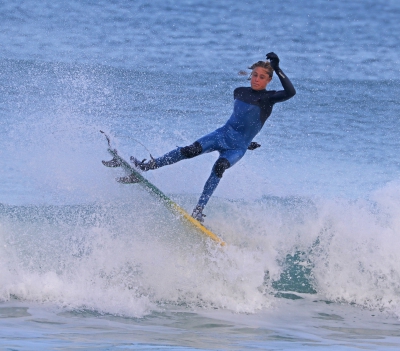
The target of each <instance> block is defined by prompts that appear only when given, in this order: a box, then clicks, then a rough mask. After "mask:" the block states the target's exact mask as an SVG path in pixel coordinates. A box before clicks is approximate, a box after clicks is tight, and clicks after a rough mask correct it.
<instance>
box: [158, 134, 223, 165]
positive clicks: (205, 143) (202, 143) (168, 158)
mask: <svg viewBox="0 0 400 351" xmlns="http://www.w3.org/2000/svg"><path fill="white" fill-rule="evenodd" d="M220 137H221V132H220V131H219V130H216V131H214V132H212V133H210V134H207V135H205V136H203V137H202V138H200V139H199V140H197V141H195V142H194V143H193V144H191V145H189V146H185V147H178V148H177V149H175V150H172V151H170V152H168V153H166V154H165V155H163V156H161V157H158V158H156V159H155V160H154V161H155V163H156V166H157V167H156V168H160V167H164V166H167V165H172V164H174V163H176V162H179V161H182V160H184V159H187V158H192V157H196V156H198V155H201V154H204V153H206V152H211V151H215V150H218V149H219V147H220V145H219V139H220Z"/></svg>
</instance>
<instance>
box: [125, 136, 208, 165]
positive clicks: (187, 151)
mask: <svg viewBox="0 0 400 351" xmlns="http://www.w3.org/2000/svg"><path fill="white" fill-rule="evenodd" d="M202 151H203V149H202V147H201V145H200V143H199V142H198V141H195V142H194V143H193V144H191V145H189V146H185V147H178V148H177V149H175V150H172V151H170V152H167V153H166V154H165V155H163V156H161V157H158V158H153V157H152V158H151V160H150V161H147V162H145V161H146V160H143V161H142V162H140V161H138V160H137V159H136V158H135V157H133V156H131V162H132V163H134V164H135V166H136V167H138V168H140V169H141V170H142V171H149V170H151V169H157V168H160V167H164V166H168V165H172V164H174V163H176V162H179V161H182V160H184V159H187V158H192V157H196V156H198V155H200V154H201V153H202Z"/></svg>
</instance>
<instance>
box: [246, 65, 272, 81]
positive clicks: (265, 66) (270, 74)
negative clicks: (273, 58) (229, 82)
mask: <svg viewBox="0 0 400 351" xmlns="http://www.w3.org/2000/svg"><path fill="white" fill-rule="evenodd" d="M256 67H261V68H264V69H265V70H266V71H267V73H268V75H269V76H270V77H271V78H272V76H273V75H274V69H273V68H272V66H271V64H270V63H269V62H268V61H258V62H256V63H253V64H252V65H251V66H250V67H249V69H251V70H253V69H254V68H256Z"/></svg>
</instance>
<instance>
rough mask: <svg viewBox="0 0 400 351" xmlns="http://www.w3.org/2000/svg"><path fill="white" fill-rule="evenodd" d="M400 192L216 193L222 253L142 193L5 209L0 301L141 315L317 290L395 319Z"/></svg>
mask: <svg viewBox="0 0 400 351" xmlns="http://www.w3.org/2000/svg"><path fill="white" fill-rule="evenodd" d="M399 193H400V185H399V184H398V183H390V184H388V185H387V186H385V187H384V188H382V189H380V190H379V191H377V192H375V193H374V194H372V195H371V198H370V199H369V200H352V201H350V200H344V199H321V198H320V199H304V198H298V197H268V196H264V197H262V198H260V199H258V200H255V201H251V202H246V201H243V200H235V201H233V200H227V199H223V198H215V199H214V201H213V202H212V203H211V204H210V206H209V209H208V213H209V215H208V217H207V223H208V224H209V226H210V227H211V228H212V229H213V230H214V231H215V232H217V233H218V234H219V235H221V236H222V237H223V238H224V240H225V241H226V242H227V243H228V246H227V247H226V248H223V249H221V248H220V247H218V246H216V245H215V244H213V243H211V242H208V241H207V240H203V238H201V237H200V236H199V235H198V234H197V233H191V232H190V231H188V229H187V228H185V226H184V225H183V224H182V223H181V221H180V220H178V219H177V218H176V217H175V216H174V215H172V214H171V213H169V212H168V211H167V210H166V209H165V208H164V207H163V206H162V205H161V204H159V203H157V202H156V201H155V200H154V199H152V198H150V197H149V196H148V195H147V194H146V193H144V192H142V191H140V190H139V189H136V190H133V195H134V196H133V197H134V200H133V199H132V197H129V198H126V199H125V200H123V201H120V202H112V203H110V202H103V203H94V204H88V205H70V206H66V205H65V206H55V205H54V206H43V205H35V206H11V205H5V204H2V205H0V267H1V268H0V287H1V288H0V299H1V300H2V301H5V300H9V299H12V298H16V299H20V300H24V301H39V302H51V303H55V304H56V305H59V306H60V307H64V308H68V309H90V310H94V311H99V312H101V313H112V314H119V315H128V316H134V317H142V316H144V315H146V314H148V313H151V312H152V311H156V310H159V309H161V308H162V306H165V305H179V306H187V307H188V308H191V307H204V308H210V307H212V308H222V309H228V310H232V311H235V312H246V313H255V312H257V311H259V310H261V309H264V308H269V307H270V306H271V305H273V304H274V301H276V298H278V297H288V298H300V297H304V296H316V298H318V299H325V300H327V301H335V302H343V303H354V304H357V305H361V306H364V307H367V308H371V309H376V308H379V309H381V310H385V311H389V312H392V313H395V314H397V315H399V306H400V295H399V286H400V277H399V272H400V270H399V266H398V260H397V252H398V248H399V247H400V246H399V245H400V242H399V241H400V239H399V229H400V220H399V219H398V218H399V216H398V211H399V209H400V200H399V199H400V196H399V195H400V194H399ZM178 198H179V201H181V203H183V204H184V205H186V204H187V203H192V202H193V201H194V199H193V198H191V197H190V196H187V195H180V196H178ZM227 218H229V220H227Z"/></svg>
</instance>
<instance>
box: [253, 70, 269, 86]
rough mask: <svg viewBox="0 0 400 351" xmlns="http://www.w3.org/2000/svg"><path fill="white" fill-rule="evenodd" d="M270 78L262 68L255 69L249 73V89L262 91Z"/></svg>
mask: <svg viewBox="0 0 400 351" xmlns="http://www.w3.org/2000/svg"><path fill="white" fill-rule="evenodd" d="M271 79H272V77H270V76H269V74H268V72H267V71H266V70H265V69H264V68H262V67H255V68H254V69H253V71H252V72H251V80H250V84H251V88H252V89H254V90H264V89H265V88H266V87H267V84H268V83H269V82H270V81H271Z"/></svg>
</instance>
